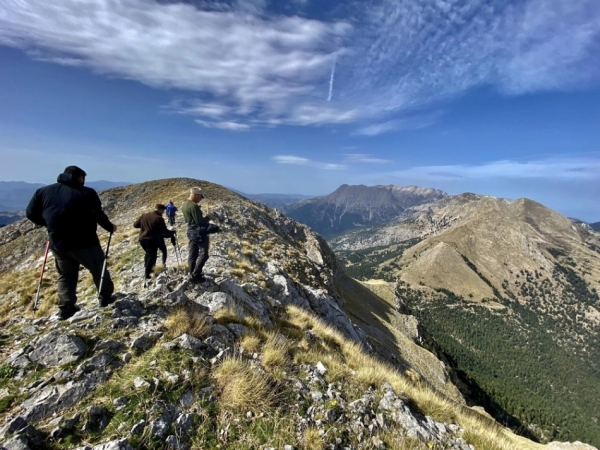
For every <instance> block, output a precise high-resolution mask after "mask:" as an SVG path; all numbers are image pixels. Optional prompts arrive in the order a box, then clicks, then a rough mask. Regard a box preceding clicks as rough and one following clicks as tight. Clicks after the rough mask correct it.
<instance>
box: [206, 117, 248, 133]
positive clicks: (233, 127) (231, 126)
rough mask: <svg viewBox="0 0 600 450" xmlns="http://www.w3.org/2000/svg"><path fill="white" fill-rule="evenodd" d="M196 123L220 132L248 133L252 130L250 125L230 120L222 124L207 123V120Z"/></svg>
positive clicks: (215, 122) (216, 122)
mask: <svg viewBox="0 0 600 450" xmlns="http://www.w3.org/2000/svg"><path fill="white" fill-rule="evenodd" d="M196 123H197V124H198V125H202V126H203V127H205V128H218V129H220V130H229V131H246V130H249V129H250V125H248V124H247V123H239V122H232V121H228V120H225V121H222V122H218V121H213V122H207V121H206V120H200V119H196Z"/></svg>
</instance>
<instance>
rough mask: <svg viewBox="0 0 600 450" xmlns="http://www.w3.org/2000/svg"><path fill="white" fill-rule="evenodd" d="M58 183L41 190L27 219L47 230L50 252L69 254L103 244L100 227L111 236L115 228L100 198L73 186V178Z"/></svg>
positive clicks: (85, 189) (89, 190)
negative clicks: (103, 209) (100, 239)
mask: <svg viewBox="0 0 600 450" xmlns="http://www.w3.org/2000/svg"><path fill="white" fill-rule="evenodd" d="M57 181H58V183H55V184H51V185H49V186H45V187H43V188H40V189H38V190H37V191H35V194H33V197H32V199H31V201H30V202H29V205H28V206H27V211H26V214H27V218H28V219H29V220H31V221H32V222H33V223H35V224H37V225H42V226H45V227H46V228H47V229H48V236H49V238H50V248H52V249H53V250H57V251H69V250H77V249H82V248H90V247H94V246H96V245H99V244H100V241H99V240H98V236H97V234H96V228H97V225H100V226H101V227H102V228H104V229H105V230H106V231H108V232H112V230H113V224H112V223H111V221H110V220H109V219H108V217H107V216H106V214H104V211H102V204H101V203H100V197H98V194H97V193H96V191H95V190H93V189H92V188H88V187H84V186H80V185H78V184H76V183H73V181H72V176H71V175H70V174H66V173H63V174H60V175H59V176H58V179H57Z"/></svg>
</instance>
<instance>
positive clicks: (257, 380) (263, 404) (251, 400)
mask: <svg viewBox="0 0 600 450" xmlns="http://www.w3.org/2000/svg"><path fill="white" fill-rule="evenodd" d="M213 374H214V376H215V378H216V380H217V387H218V388H219V391H220V392H221V405H223V407H224V408H226V409H229V410H231V411H236V412H239V411H252V412H254V413H256V414H260V413H267V412H268V411H270V410H271V409H272V407H273V405H274V403H275V400H276V398H275V397H276V395H275V394H274V391H273V386H272V385H271V382H270V380H269V378H268V377H267V376H266V375H265V374H261V373H259V372H257V371H256V370H255V369H253V368H252V366H250V364H248V363H247V362H246V361H244V360H242V359H238V358H235V357H230V358H227V359H225V360H224V361H223V363H222V364H221V365H220V366H219V367H217V368H216V370H215V371H214V373H213Z"/></svg>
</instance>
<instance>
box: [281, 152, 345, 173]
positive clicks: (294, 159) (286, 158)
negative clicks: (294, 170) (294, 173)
mask: <svg viewBox="0 0 600 450" xmlns="http://www.w3.org/2000/svg"><path fill="white" fill-rule="evenodd" d="M273 161H275V162H276V163H278V164H291V165H295V166H311V167H316V168H318V169H324V170H342V169H345V168H346V165H345V164H336V163H327V162H320V161H313V160H311V159H308V158H304V157H302V156H294V155H276V156H273Z"/></svg>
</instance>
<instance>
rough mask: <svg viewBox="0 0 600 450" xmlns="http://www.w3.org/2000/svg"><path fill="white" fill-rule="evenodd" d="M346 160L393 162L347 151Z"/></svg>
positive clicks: (378, 162)
mask: <svg viewBox="0 0 600 450" xmlns="http://www.w3.org/2000/svg"><path fill="white" fill-rule="evenodd" d="M344 161H345V162H347V163H349V164H390V163H392V162H393V161H391V160H389V159H381V158H373V157H371V155H366V154H363V153H346V154H345V155H344Z"/></svg>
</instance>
